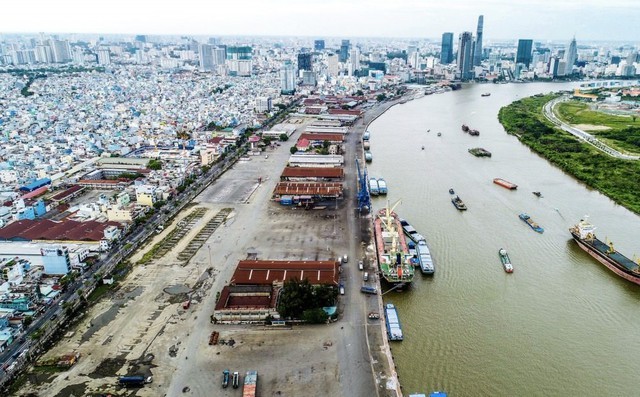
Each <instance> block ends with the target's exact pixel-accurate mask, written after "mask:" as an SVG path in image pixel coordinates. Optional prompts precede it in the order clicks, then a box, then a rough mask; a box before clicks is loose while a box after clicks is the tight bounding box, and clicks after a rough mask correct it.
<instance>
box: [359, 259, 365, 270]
mask: <svg viewBox="0 0 640 397" xmlns="http://www.w3.org/2000/svg"><path fill="white" fill-rule="evenodd" d="M358 270H364V262H362V261H358Z"/></svg>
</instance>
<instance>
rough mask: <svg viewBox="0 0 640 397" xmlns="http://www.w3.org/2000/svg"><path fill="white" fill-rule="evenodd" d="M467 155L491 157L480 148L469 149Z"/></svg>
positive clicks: (485, 150)
mask: <svg viewBox="0 0 640 397" xmlns="http://www.w3.org/2000/svg"><path fill="white" fill-rule="evenodd" d="M469 153H471V154H473V155H474V156H476V157H491V152H490V151H488V150H487V149H485V148H481V147H474V148H471V149H469Z"/></svg>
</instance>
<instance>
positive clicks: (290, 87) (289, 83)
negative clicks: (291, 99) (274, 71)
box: [280, 61, 296, 95]
mask: <svg viewBox="0 0 640 397" xmlns="http://www.w3.org/2000/svg"><path fill="white" fill-rule="evenodd" d="M295 91H296V73H295V69H294V68H293V64H292V63H291V61H284V64H283V65H282V67H281V68H280V92H281V93H282V94H286V95H291V94H293V93H294V92H295Z"/></svg>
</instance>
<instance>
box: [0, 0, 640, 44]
mask: <svg viewBox="0 0 640 397" xmlns="http://www.w3.org/2000/svg"><path fill="white" fill-rule="evenodd" d="M0 12H2V14H3V17H2V19H0V21H1V22H0V33H15V32H45V33H130V34H185V35H212V36H216V35H221V36H224V35H258V36H262V35H283V36H313V37H318V38H321V37H416V38H437V37H440V36H441V35H442V33H443V32H446V31H448V32H454V33H455V34H456V37H457V34H458V33H460V32H462V31H465V30H468V31H473V32H475V29H476V23H477V19H478V15H480V14H483V15H484V21H485V22H484V37H485V40H491V39H496V40H497V39H517V38H532V39H539V40H548V39H549V40H570V39H571V37H572V36H574V35H575V36H576V39H577V40H578V41H587V40H604V41H627V42H631V43H640V23H639V22H640V0H437V1H434V0H209V1H207V0H19V1H17V0H16V1H10V2H9V1H8V0H4V1H2V5H1V6H0Z"/></svg>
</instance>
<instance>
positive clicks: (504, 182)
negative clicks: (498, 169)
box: [493, 178, 518, 190]
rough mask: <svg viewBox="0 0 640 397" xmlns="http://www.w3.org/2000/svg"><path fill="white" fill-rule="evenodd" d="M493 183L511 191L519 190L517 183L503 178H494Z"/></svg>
mask: <svg viewBox="0 0 640 397" xmlns="http://www.w3.org/2000/svg"><path fill="white" fill-rule="evenodd" d="M493 183H495V184H496V185H500V186H502V187H506V188H507V189H510V190H516V189H517V188H518V185H516V184H515V183H511V182H509V181H507V180H505V179H502V178H493Z"/></svg>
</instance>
